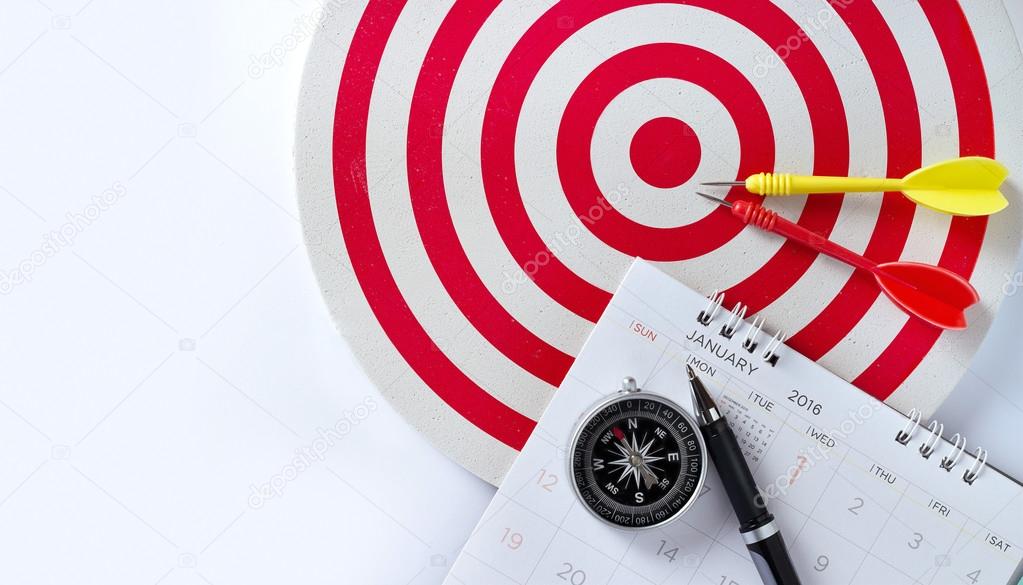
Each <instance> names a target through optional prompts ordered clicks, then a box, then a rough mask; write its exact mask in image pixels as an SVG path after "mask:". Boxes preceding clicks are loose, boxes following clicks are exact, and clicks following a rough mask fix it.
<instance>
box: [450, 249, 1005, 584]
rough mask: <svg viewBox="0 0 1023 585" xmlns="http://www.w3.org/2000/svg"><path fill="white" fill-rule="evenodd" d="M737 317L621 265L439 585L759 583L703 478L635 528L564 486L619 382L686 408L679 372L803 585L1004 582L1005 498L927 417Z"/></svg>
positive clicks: (981, 455) (992, 478) (650, 272)
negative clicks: (590, 426) (576, 440)
mask: <svg viewBox="0 0 1023 585" xmlns="http://www.w3.org/2000/svg"><path fill="white" fill-rule="evenodd" d="M744 317H745V313H744V311H743V310H742V308H741V307H739V306H736V307H729V306H728V305H727V300H726V299H722V298H721V297H719V296H714V297H713V298H712V300H710V301H709V302H708V299H707V298H705V297H703V296H701V295H700V294H699V293H697V292H694V291H692V290H690V289H688V288H686V287H685V286H683V285H682V284H680V283H678V282H677V281H675V280H674V279H672V278H671V277H669V276H667V275H665V274H664V273H662V272H661V271H659V270H658V269H657V268H655V267H654V266H652V265H651V264H648V263H646V262H643V261H639V260H637V261H636V262H635V263H634V265H633V266H632V268H631V269H630V271H629V274H628V275H627V277H626V278H625V280H624V281H623V283H622V284H621V286H620V288H619V290H618V292H617V293H616V294H615V296H614V299H613V300H612V302H611V304H610V306H609V307H608V308H607V310H606V311H605V312H604V314H603V316H602V317H601V318H600V320H599V322H598V323H597V325H596V327H595V329H594V330H593V333H592V335H591V336H590V338H589V340H588V341H587V343H586V346H585V347H584V348H583V351H582V352H581V353H580V355H579V357H578V359H577V360H576V361H575V363H574V365H573V366H572V369H571V371H570V372H569V374H568V377H567V378H566V379H565V381H564V383H563V384H562V386H561V387H560V388H559V389H558V391H557V393H556V395H555V397H554V399H553V400H552V401H551V403H550V406H549V407H548V408H547V411H546V412H545V413H544V415H543V417H542V418H541V420H540V421H539V423H538V425H537V428H536V430H535V431H534V432H533V434H532V436H531V437H530V439H529V441H528V442H527V444H526V446H525V448H524V449H523V450H522V453H521V454H520V456H519V458H518V459H517V460H516V462H515V464H514V465H513V466H512V468H511V470H510V471H509V473H508V475H507V476H506V477H505V479H504V481H503V483H502V484H501V487H500V489H499V490H498V492H497V494H496V495H495V497H494V500H493V501H492V502H491V504H490V506H489V507H488V508H487V510H486V512H485V513H484V515H483V517H482V518H481V520H480V522H479V524H478V525H477V527H476V528H475V530H474V531H473V533H472V535H471V536H470V538H469V540H468V542H467V543H466V545H465V547H464V549H463V551H462V553H461V554H460V555H459V557H458V560H457V561H456V562H455V564H454V565H453V567H452V570H451V573H450V574H449V576H448V578H447V580H446V581H445V583H446V585H512V584H518V585H533V584H550V585H565V584H568V585H647V584H651V585H660V584H700V585H757V584H759V583H760V582H761V581H760V577H759V576H758V574H757V571H756V569H755V568H754V566H753V563H752V561H751V560H750V558H749V555H748V553H747V551H746V548H745V545H744V543H743V542H742V539H741V537H740V535H739V531H738V523H737V521H736V519H735V515H734V513H733V512H732V510H731V508H730V506H729V503H728V501H727V499H726V496H725V494H724V492H723V488H722V486H721V482H720V480H719V479H718V478H717V476H716V472H715V471H714V469H713V467H711V468H710V469H709V470H708V473H707V477H706V481H705V483H704V484H703V486H702V488H701V490H700V494H699V496H698V497H697V499H696V502H695V504H694V505H693V506H692V508H690V509H689V510H688V511H686V512H685V513H684V514H683V515H682V516H680V517H679V519H677V520H675V521H673V522H671V523H668V524H664V525H659V526H656V527H651V528H646V529H622V528H617V527H614V526H611V525H608V524H606V523H604V522H601V521H600V520H599V519H598V518H596V517H595V516H594V515H593V514H591V513H590V512H589V511H588V510H587V509H585V507H584V506H583V505H582V503H581V502H580V501H579V499H578V497H577V495H576V493H575V492H574V489H573V486H572V481H571V477H570V473H569V464H570V463H569V460H568V459H569V456H568V452H569V450H570V443H571V439H572V436H573V432H574V431H575V429H576V427H577V426H578V425H579V424H580V419H581V417H582V416H583V415H584V414H585V413H586V412H587V411H588V410H590V409H591V407H592V406H593V405H594V404H597V403H599V402H600V401H601V400H604V399H606V398H607V397H608V396H609V395H612V394H614V393H615V392H616V391H617V390H618V384H619V383H620V381H621V380H622V379H623V378H624V377H627V376H631V377H633V378H635V379H636V380H637V382H638V383H639V385H640V386H641V387H642V388H643V389H644V390H647V391H650V392H655V393H657V394H660V395H661V396H665V397H668V398H672V399H673V400H674V401H675V402H677V403H679V404H680V405H682V406H683V408H691V407H689V406H688V405H689V390H688V385H687V378H686V374H685V368H686V366H687V365H688V366H690V367H692V368H693V369H694V370H696V371H697V372H698V374H699V376H700V377H701V379H702V380H703V381H704V382H705V384H706V385H707V387H708V389H709V390H710V391H711V393H712V394H713V397H714V399H715V401H716V402H717V404H718V405H719V406H720V408H721V410H722V411H723V413H724V414H725V416H726V417H727V419H728V422H729V424H730V425H731V427H732V429H733V431H734V432H735V435H736V437H737V439H738V440H739V443H740V445H741V447H742V449H743V452H744V454H745V456H746V458H747V461H748V462H749V464H750V468H751V470H752V471H753V473H754V476H755V477H756V479H757V484H758V486H759V488H760V490H761V494H762V495H763V497H764V498H765V499H766V500H767V502H768V506H769V508H770V509H771V511H772V512H773V513H774V515H775V517H776V518H777V521H778V523H779V525H780V527H781V531H782V534H783V536H784V538H785V541H786V542H787V543H788V547H789V551H790V554H791V556H792V559H793V562H794V563H795V566H796V569H797V571H798V572H799V575H800V577H801V578H802V581H803V582H804V583H822V584H825V583H826V584H841V585H847V584H862V585H879V584H884V585H909V584H925V585H927V584H945V583H949V584H952V583H954V584H962V583H965V584H977V585H981V584H983V585H987V584H991V585H1003V584H1004V583H1007V582H1008V581H1009V579H1010V578H1011V577H1012V576H1013V575H1014V574H1016V575H1017V578H1018V571H1019V567H1020V564H1021V559H1023V550H1021V549H1020V546H1023V486H1021V485H1020V484H1018V483H1017V482H1015V481H1014V480H1012V479H1010V478H1008V477H1006V476H1004V475H1002V474H1001V473H999V472H998V471H997V469H995V468H994V467H993V466H991V465H988V464H987V462H986V459H987V457H986V453H985V452H984V451H983V450H982V449H981V450H977V449H976V447H975V446H971V445H968V444H967V443H966V440H965V439H964V438H963V437H960V436H958V435H955V436H953V437H952V438H951V440H948V439H946V438H944V437H943V436H942V435H943V428H942V427H941V425H940V423H938V422H937V421H931V422H930V423H929V424H925V421H920V420H919V415H916V416H914V417H912V418H907V417H906V416H904V415H903V414H901V413H899V412H897V411H895V410H893V409H891V408H890V407H888V406H886V405H884V404H882V403H881V402H879V401H877V400H875V399H873V398H872V397H870V396H869V395H867V394H865V393H863V392H861V391H859V390H858V389H856V388H855V387H853V386H851V385H850V384H849V383H848V382H845V381H844V380H841V379H840V378H838V377H837V376H835V375H833V374H831V373H830V372H828V371H827V370H825V369H824V368H822V367H821V366H819V365H818V364H816V363H815V362H813V361H811V360H809V359H806V358H805V357H803V356H801V355H799V354H798V353H796V352H795V351H793V350H791V349H790V348H787V347H786V346H785V345H784V344H781V345H779V344H778V343H779V340H780V339H781V335H780V334H777V333H776V332H773V331H771V330H770V327H769V324H764V323H763V321H761V320H758V319H754V320H753V321H752V322H747V321H746V320H745V318H744ZM726 325H731V326H732V327H726ZM736 325H737V326H736ZM768 346H774V347H776V349H775V351H773V352H771V351H765V348H766V347H768ZM765 354H767V356H768V357H767V358H765Z"/></svg>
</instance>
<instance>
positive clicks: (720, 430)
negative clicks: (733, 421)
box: [700, 417, 800, 585]
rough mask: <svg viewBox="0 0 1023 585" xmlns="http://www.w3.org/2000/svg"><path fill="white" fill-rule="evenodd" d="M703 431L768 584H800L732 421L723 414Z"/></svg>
mask: <svg viewBox="0 0 1023 585" xmlns="http://www.w3.org/2000/svg"><path fill="white" fill-rule="evenodd" d="M700 430H701V431H702V432H703V438H704V440H705V441H706V442H707V452H708V453H709V454H710V458H711V461H713V462H714V467H715V468H717V470H718V475H719V476H720V477H721V484H722V485H723V486H724V487H725V494H727V495H728V499H729V501H731V503H732V508H733V509H734V510H735V516H736V517H737V518H738V519H739V532H741V533H742V538H743V541H744V542H745V543H746V548H747V549H749V552H750V557H751V558H752V559H753V564H754V565H756V567H757V572H758V573H760V578H761V579H762V580H763V581H764V585H800V581H799V575H797V574H796V569H795V567H793V566H792V559H791V558H790V557H789V553H788V550H787V549H786V548H785V541H784V540H782V537H781V532H779V531H778V526H777V524H776V523H775V521H774V516H773V515H772V514H771V513H770V512H769V511H768V510H767V502H765V501H764V500H763V497H762V496H760V495H759V494H760V492H759V490H757V482H756V480H754V479H753V473H752V472H750V469H749V464H747V463H746V459H745V457H743V455H742V449H741V448H740V447H739V442H738V441H737V440H736V439H735V433H733V432H732V429H731V427H729V426H728V421H727V420H725V418H724V417H722V418H719V419H717V420H715V421H713V422H711V423H708V424H706V425H704V426H702V427H700Z"/></svg>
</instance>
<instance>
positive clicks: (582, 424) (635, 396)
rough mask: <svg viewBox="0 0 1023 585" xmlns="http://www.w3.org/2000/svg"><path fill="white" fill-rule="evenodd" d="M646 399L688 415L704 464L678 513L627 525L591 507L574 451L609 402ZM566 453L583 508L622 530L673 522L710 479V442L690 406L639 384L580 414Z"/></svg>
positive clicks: (645, 527)
mask: <svg viewBox="0 0 1023 585" xmlns="http://www.w3.org/2000/svg"><path fill="white" fill-rule="evenodd" d="M644 399H646V400H653V401H656V402H661V403H662V404H664V405H665V406H668V407H670V408H672V409H674V410H675V412H677V413H678V414H679V416H681V417H682V418H683V419H685V421H686V422H687V423H688V424H689V425H690V426H691V427H692V429H693V435H694V436H695V438H696V444H697V445H698V446H699V455H698V456H699V458H700V462H701V465H700V477H699V478H698V479H697V482H696V487H695V488H693V495H692V497H690V498H689V501H687V502H686V503H685V504H684V505H683V506H682V507H681V508H679V509H678V510H677V511H676V512H675V513H673V514H671V515H670V516H667V517H665V518H664V519H663V520H660V521H654V522H651V523H650V524H646V525H644V526H623V525H621V524H617V523H615V522H612V521H611V520H609V519H607V518H605V517H604V516H601V515H600V514H598V513H597V511H596V510H594V509H593V508H591V507H590V506H589V505H588V504H587V503H586V502H585V500H584V498H583V495H582V492H581V490H580V488H579V484H578V482H577V481H576V477H575V467H574V465H573V463H572V461H573V459H574V454H575V450H576V446H577V445H578V443H579V437H580V435H582V432H583V430H584V429H585V428H586V425H587V423H589V422H590V420H592V419H593V417H594V416H596V415H597V413H599V412H600V411H602V410H604V409H605V408H607V407H608V406H610V405H612V404H614V403H616V402H625V401H627V400H644ZM680 447H681V446H680ZM566 455H567V456H566V457H565V464H566V466H567V468H568V476H569V477H570V478H571V480H572V491H574V492H575V496H576V498H578V499H579V500H580V501H581V503H582V505H583V508H585V509H586V511H587V512H589V514H590V515H592V516H593V517H594V518H597V519H598V520H600V521H601V522H603V523H604V524H607V525H608V526H613V527H614V528H618V529H619V530H625V531H632V530H648V529H651V528H657V527H660V526H664V525H666V524H669V523H671V522H673V521H675V520H677V519H678V518H679V517H681V516H682V515H683V514H685V513H686V512H688V511H689V509H690V508H692V507H693V504H695V503H696V500H698V499H699V498H700V492H702V491H703V485H704V483H705V482H706V480H707V466H708V464H709V462H710V459H709V458H708V455H707V444H706V442H705V441H704V439H703V433H702V432H700V425H699V424H698V423H697V422H696V419H694V418H693V415H691V414H690V413H689V412H688V411H687V410H685V409H683V408H682V407H681V406H679V405H678V403H677V402H675V401H674V400H672V399H670V398H668V397H666V396H664V395H662V394H657V393H655V392H647V391H646V390H643V389H641V388H637V389H636V390H634V391H626V390H619V391H618V392H616V393H615V394H613V395H611V396H608V397H607V398H604V399H602V400H600V401H598V402H597V403H596V404H594V405H593V406H592V407H590V409H589V410H587V411H586V412H585V413H584V414H583V415H582V416H581V417H580V418H579V420H578V422H577V423H576V426H575V430H574V431H573V432H572V440H571V441H570V442H569V445H568V451H567V453H566Z"/></svg>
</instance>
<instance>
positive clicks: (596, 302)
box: [481, 0, 849, 321]
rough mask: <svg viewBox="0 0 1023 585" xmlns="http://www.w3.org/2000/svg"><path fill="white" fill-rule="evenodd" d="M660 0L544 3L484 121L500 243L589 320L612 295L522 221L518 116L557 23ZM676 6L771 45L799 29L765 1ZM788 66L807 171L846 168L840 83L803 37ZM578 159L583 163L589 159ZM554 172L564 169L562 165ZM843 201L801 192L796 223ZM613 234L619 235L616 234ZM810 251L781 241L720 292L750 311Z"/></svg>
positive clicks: (789, 277)
mask: <svg viewBox="0 0 1023 585" xmlns="http://www.w3.org/2000/svg"><path fill="white" fill-rule="evenodd" d="M659 3H660V2H657V1H656V0H615V1H608V2H601V3H593V2H588V1H587V0H566V1H565V2H560V3H558V4H557V5H555V6H554V7H552V8H551V9H550V10H548V11H547V12H546V13H544V15H543V16H541V17H540V18H539V19H538V20H537V21H536V23H534V24H533V26H531V27H530V28H529V30H527V31H526V32H525V33H524V34H523V35H522V38H521V39H520V40H519V42H518V43H517V44H516V46H515V48H513V49H512V51H511V52H510V53H509V56H508V58H507V59H506V61H505V63H504V66H503V67H502V68H501V71H500V73H499V74H498V78H497V81H496V82H495V83H494V89H493V91H492V92H491V96H490V102H489V103H488V105H487V114H486V117H485V118H484V121H483V150H482V158H481V165H482V168H483V181H484V187H485V189H486V191H487V200H488V202H489V204H490V209H491V215H492V216H493V217H494V220H495V222H496V224H497V229H498V232H499V233H500V234H501V237H502V239H503V240H504V243H505V245H506V246H507V248H508V250H509V251H510V252H511V253H512V256H513V257H514V258H515V259H516V261H517V262H518V263H519V265H520V266H521V267H523V268H524V267H525V266H526V265H527V263H529V262H530V261H531V260H532V259H533V258H536V257H537V256H544V257H545V258H550V259H551V260H550V261H549V262H547V263H545V265H544V266H543V268H542V269H541V270H538V271H530V272H527V274H529V276H530V277H531V278H532V279H533V281H534V282H536V284H537V285H538V286H539V287H540V288H541V289H543V290H544V292H546V293H547V294H548V295H549V296H550V297H551V298H553V299H554V300H556V301H557V302H558V303H559V304H561V305H562V306H564V307H565V308H567V309H569V310H571V311H573V312H574V313H576V314H577V315H579V316H580V317H583V318H586V319H589V320H591V321H593V320H596V318H597V317H599V315H600V313H601V312H602V311H603V309H604V307H605V306H606V305H607V302H608V301H609V300H610V294H609V293H608V292H607V291H604V290H602V289H600V288H598V287H596V286H594V285H592V284H591V283H589V282H587V281H585V280H584V279H583V278H581V277H579V276H578V275H576V274H575V273H573V272H572V271H571V270H570V269H569V268H568V267H567V266H565V265H564V264H563V263H562V262H561V261H560V260H559V259H558V258H557V257H556V256H555V255H554V254H553V252H552V251H551V250H550V249H549V248H548V247H547V245H546V244H545V243H544V241H543V239H542V238H541V237H540V235H539V234H538V233H537V231H536V229H535V227H534V226H533V224H532V222H531V221H530V219H529V216H528V214H527V213H526V209H525V206H524V205H523V202H522V196H521V193H520V192H519V187H518V182H517V179H516V175H515V173H516V170H515V136H516V131H517V126H518V119H519V115H520V113H521V110H522V104H523V102H524V101H525V97H526V92H527V91H528V89H529V87H530V85H531V84H532V81H533V79H535V78H536V76H537V74H538V73H539V71H540V69H541V67H543V65H544V63H546V61H547V60H548V59H549V58H550V55H551V54H553V52H554V51H555V50H556V49H557V48H558V47H559V46H560V45H561V44H562V43H563V42H564V41H565V40H566V39H567V38H568V37H569V36H570V35H571V34H572V32H573V30H568V29H566V28H565V27H559V26H558V22H564V20H565V19H571V21H572V22H573V23H574V24H575V26H576V27H577V28H581V27H584V26H586V25H587V24H589V23H591V22H593V21H595V20H596V19H598V18H601V17H604V16H607V15H608V14H610V13H613V12H617V11H620V10H624V9H627V8H632V7H637V6H643V5H648V4H659ZM674 3H676V4H680V5H690V6H694V7H697V8H702V9H705V10H708V11H711V12H714V13H717V14H720V15H721V16H724V17H726V18H729V19H731V20H734V21H735V22H737V23H739V24H740V25H743V26H745V27H746V28H748V29H749V30H750V31H751V32H753V33H754V34H755V35H757V36H759V37H760V38H761V39H762V40H763V41H764V42H765V43H767V44H768V45H769V46H772V47H780V46H785V44H786V42H787V41H788V39H789V38H790V37H795V38H799V37H800V32H801V31H800V29H799V26H798V25H797V24H796V23H795V22H794V21H793V20H792V19H791V17H789V16H788V15H787V14H785V13H784V12H782V11H781V9H779V8H778V7H777V6H775V5H774V4H772V3H770V2H767V1H764V0H761V1H758V2H756V3H755V6H749V5H742V6H740V5H738V4H734V5H733V4H726V5H722V4H720V3H717V2H710V1H707V0H691V1H685V0H678V1H676V2H674ZM804 36H805V33H804ZM786 65H787V66H788V68H789V70H790V71H791V72H792V74H793V75H794V77H795V79H796V83H797V85H798V86H799V89H800V91H801V92H802V94H803V96H804V99H805V101H806V105H807V109H808V111H809V114H810V122H811V127H812V130H813V136H814V149H815V152H816V155H817V156H815V158H814V169H813V172H814V173H815V174H821V175H842V174H845V173H846V172H847V170H848V167H849V141H848V129H847V124H846V121H845V114H844V112H845V109H844V106H843V104H842V99H841V95H840V94H839V91H838V86H837V84H836V83H835V80H834V78H833V77H832V74H831V71H830V70H829V69H828V67H827V64H826V63H825V62H824V58H823V57H822V56H821V54H820V52H819V51H818V50H817V49H816V47H814V46H813V44H812V43H810V42H805V43H803V45H802V46H801V48H800V50H799V51H796V52H792V53H791V55H790V56H789V58H788V60H787V61H786ZM662 66H664V64H663V63H662ZM585 160H587V163H586V164H589V163H588V157H587V158H586V159H585ZM559 170H560V172H561V173H562V174H563V175H564V173H565V170H564V169H559ZM736 193H738V191H736ZM841 205H842V201H841V197H839V196H816V197H809V198H808V199H807V203H806V206H805V207H804V209H803V213H802V214H801V216H800V218H799V220H798V221H799V223H800V224H802V225H804V226H806V227H807V228H809V229H811V230H813V231H816V232H818V233H820V234H823V235H827V234H830V233H831V229H832V228H833V227H834V224H835V221H836V220H837V218H838V212H839V210H840V208H841ZM577 212H578V210H577ZM711 217H720V216H719V215H715V216H711ZM601 223H603V220H602V221H601ZM598 235H599V234H598ZM605 235H606V234H605ZM705 235H706V236H707V237H712V238H713V237H715V236H713V235H711V234H705ZM615 241H619V240H618V239H617V238H616V239H615ZM815 258H816V255H815V254H813V253H812V252H809V251H807V250H805V249H804V248H802V247H800V246H798V245H796V244H793V243H790V242H786V243H784V244H783V245H782V246H781V248H780V249H779V250H778V252H777V253H776V254H775V255H774V256H773V257H772V258H771V259H770V260H768V261H767V262H766V263H765V264H764V265H763V266H762V267H761V268H760V269H759V270H757V271H756V272H755V273H754V274H752V275H751V276H750V277H749V278H747V279H746V280H744V281H743V282H741V283H739V284H737V285H735V286H733V287H732V288H731V289H729V290H728V291H726V294H727V295H728V298H729V299H731V300H734V301H738V302H742V303H744V304H747V305H749V306H750V311H752V312H756V311H760V310H761V309H763V308H764V307H766V306H767V305H768V304H770V303H771V302H772V301H774V300H775V299H777V298H778V297H779V296H780V295H781V294H782V293H784V292H785V291H787V290H788V289H789V288H791V286H792V285H793V284H794V283H795V282H796V281H797V280H798V279H799V278H800V277H801V276H802V275H803V274H804V273H805V272H806V271H807V270H808V269H809V267H810V265H811V264H812V263H813V260H814V259H815ZM651 259H653V258H651Z"/></svg>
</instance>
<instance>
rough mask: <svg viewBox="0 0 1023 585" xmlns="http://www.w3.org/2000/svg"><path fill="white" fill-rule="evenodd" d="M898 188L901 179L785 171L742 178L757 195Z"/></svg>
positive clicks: (749, 189)
mask: <svg viewBox="0 0 1023 585" xmlns="http://www.w3.org/2000/svg"><path fill="white" fill-rule="evenodd" d="M901 188H902V179H867V178H857V177H812V176H805V175H790V174H788V173H759V174H756V175H751V176H750V177H749V178H748V179H746V190H748V191H749V192H751V193H756V194H758V195H797V194H805V193H853V192H870V191H899V190H901Z"/></svg>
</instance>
